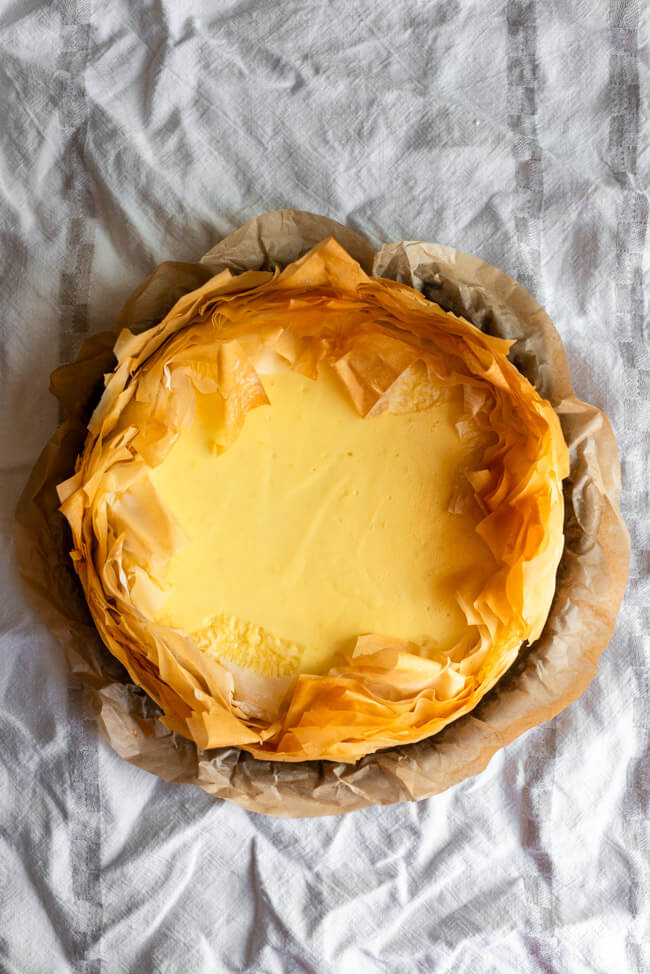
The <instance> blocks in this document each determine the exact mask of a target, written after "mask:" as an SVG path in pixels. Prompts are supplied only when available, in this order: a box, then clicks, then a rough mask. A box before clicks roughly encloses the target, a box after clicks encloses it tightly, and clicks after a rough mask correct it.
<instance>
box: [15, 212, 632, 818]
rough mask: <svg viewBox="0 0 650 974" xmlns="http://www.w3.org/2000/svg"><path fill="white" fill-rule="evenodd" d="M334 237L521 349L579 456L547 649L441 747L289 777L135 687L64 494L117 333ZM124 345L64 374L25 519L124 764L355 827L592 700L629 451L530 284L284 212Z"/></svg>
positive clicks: (128, 317) (47, 595) (326, 765)
mask: <svg viewBox="0 0 650 974" xmlns="http://www.w3.org/2000/svg"><path fill="white" fill-rule="evenodd" d="M330 235H331V236H334V237H335V238H336V239H337V240H338V241H339V243H341V244H342V245H343V246H344V247H345V248H346V249H347V250H348V251H349V252H350V253H351V254H352V256H354V257H355V258H356V259H357V260H359V262H360V263H361V264H362V266H363V267H364V269H366V270H369V271H371V272H372V273H373V274H375V275H378V276H385V277H392V278H394V279H396V280H400V281H403V282H405V283H408V284H411V285H412V286H414V287H416V288H418V289H419V290H421V291H423V292H424V294H425V295H426V296H427V297H429V298H431V299H432V300H435V301H437V302H438V303H439V304H441V305H442V306H443V307H445V308H447V309H449V310H453V311H454V312H456V313H458V314H463V315H464V316H465V317H467V318H468V319H469V320H470V321H472V322H473V323H474V324H475V325H477V326H478V327H480V328H482V329H484V330H486V331H488V332H489V333H491V334H495V335H498V336H500V337H503V338H511V339H512V338H514V339H517V343H516V344H515V346H514V347H513V349H512V352H511V357H512V358H513V361H514V362H515V364H516V365H517V366H518V367H519V368H520V369H521V371H522V372H524V374H525V375H526V376H527V377H528V378H529V379H530V380H531V381H532V382H534V383H535V385H536V386H537V388H538V389H539V391H540V392H541V393H542V395H544V396H545V397H546V398H548V399H549V400H550V402H551V403H552V405H553V407H554V409H555V410H556V412H557V413H558V415H559V416H560V420H561V423H562V427H563V431H564V435H565V438H566V440H567V444H568V446H569V448H570V454H571V476H570V478H569V480H568V481H567V482H566V485H565V502H566V523H565V538H566V542H565V550H564V553H563V557H562V560H561V563H560V569H559V572H558V583H557V589H556V595H555V599H554V602H553V605H552V607H551V612H550V614H549V618H548V621H547V624H546V627H545V629H544V632H543V634H542V637H541V638H540V640H538V642H537V643H536V644H535V645H534V646H533V647H527V648H526V649H524V650H523V651H522V653H521V654H520V658H519V659H518V661H517V662H516V663H515V665H514V666H513V667H512V668H511V669H510V670H509V672H508V673H507V674H506V676H505V677H504V678H503V679H502V680H501V681H500V682H499V684H498V685H497V686H496V687H495V688H494V690H493V691H491V693H490V694H489V695H488V696H487V697H485V698H484V700H483V701H482V702H481V704H480V705H479V707H478V708H476V709H475V710H474V711H473V712H472V713H471V714H470V715H468V716H466V717H463V718H461V719H460V720H458V721H456V722H455V723H453V724H451V725H450V726H449V727H447V728H446V729H445V730H444V731H443V732H441V733H440V734H438V735H436V736H435V737H433V738H430V739H428V740H425V741H422V742H420V743H418V744H412V745H407V746H404V747H400V748H393V749H390V750H387V751H383V752H378V753H377V754H375V755H371V756H369V757H367V758H364V759H363V760H362V761H360V762H359V763H358V764H356V765H353V766H350V765H343V764H334V763H331V762H322V761H319V762H304V763H302V764H294V765H284V764H279V763H273V762H266V761H258V760H256V759H255V758H253V757H251V756H250V755H248V754H247V753H246V752H243V751H239V750H238V749H235V748H223V749H217V750H213V751H207V752H203V751H200V750H198V749H197V748H196V746H195V745H193V744H192V743H190V742H189V741H187V740H185V739H184V738H181V737H179V736H178V735H175V734H172V733H170V732H168V731H167V730H166V729H165V728H164V727H163V726H162V725H161V724H160V723H159V722H158V721H156V720H155V715H156V706H155V704H153V702H152V701H150V700H149V699H148V698H147V697H146V695H145V694H144V693H143V692H142V691H141V690H140V689H139V688H137V687H135V686H133V685H132V684H130V683H129V682H128V677H127V675H126V673H125V671H124V670H123V669H122V668H121V666H120V665H119V663H117V661H116V660H115V659H114V658H113V657H112V656H111V655H110V654H109V653H108V651H107V650H106V649H105V648H104V647H103V646H102V644H101V642H100V640H99V638H98V636H97V634H96V632H95V630H94V627H93V625H92V622H91V620H90V616H89V613H88V610H87V607H86V604H85V600H84V597H83V593H82V592H81V589H80V587H79V585H78V582H77V579H76V576H75V574H74V571H73V568H72V564H71V562H70V559H69V556H68V550H69V542H70V539H69V536H68V534H67V528H66V525H65V522H64V520H63V517H62V516H61V515H60V514H59V512H58V510H57V508H58V498H57V496H56V490H55V487H56V484H57V483H58V482H60V481H61V480H63V479H64V478H65V477H66V476H68V475H69V474H70V473H71V472H72V470H73V465H74V458H75V456H76V454H77V452H78V451H79V449H80V448H81V445H82V443H83V440H84V437H85V422H86V421H87V419H88V416H89V414H90V411H91V410H92V407H93V406H94V404H95V402H96V400H97V394H98V391H99V389H100V387H101V381H102V377H103V374H104V372H106V371H109V370H110V369H111V367H112V361H113V359H112V351H111V349H112V344H113V342H114V340H115V337H116V332H117V331H119V330H120V329H121V328H123V327H129V328H130V329H131V330H132V331H141V330H143V329H144V328H147V327H149V326H150V325H152V324H154V323H155V322H156V321H158V320H159V319H160V318H161V317H162V316H163V315H164V314H165V313H166V312H167V311H168V310H169V308H170V307H171V305H172V304H173V303H174V302H175V301H176V300H177V298H178V297H179V296H180V295H181V294H183V293H185V292H187V291H189V290H191V289H193V288H194V287H196V286H198V285H199V284H201V283H202V282H203V281H204V280H206V279H207V278H208V277H209V276H210V275H211V274H213V273H215V272H216V271H219V270H222V269H223V268H224V267H229V268H231V269H232V270H233V271H241V270H243V269H270V268H272V266H273V265H274V264H276V263H277V264H279V265H280V266H284V265H285V264H287V263H289V262H290V261H292V260H294V259H296V258H297V257H298V256H300V255H301V254H303V253H305V252H306V251H307V250H308V249H310V247H312V246H313V245H314V244H315V243H317V242H319V241H320V240H322V239H323V238H325V237H326V236H330ZM116 332H115V333H113V332H105V333H101V334H99V335H95V336H93V337H92V338H91V339H89V340H88V341H87V342H86V343H85V344H84V346H83V348H82V350H81V353H80V356H79V358H78V360H77V362H75V363H73V364H71V365H67V366H63V367H61V368H60V369H57V370H56V371H55V372H54V373H53V375H52V385H51V388H52V391H53V393H54V394H55V395H56V396H57V398H58V399H59V400H60V402H61V403H62V406H63V408H64V409H65V412H66V415H67V417H68V418H67V421H66V423H65V424H64V425H63V426H62V427H61V428H60V429H59V430H57V432H56V433H55V435H54V436H53V437H52V439H51V440H50V442H49V443H48V444H47V446H46V448H45V450H44V451H43V453H42V454H41V456H40V458H39V460H38V461H37V464H36V466H35V468H34V470H33V472H32V475H31V477H30V480H29V482H28V484H27V487H26V489H25V491H24V493H23V496H22V498H21V500H20V503H19V505H18V509H17V513H16V524H15V541H16V552H17V556H18V561H19V566H20V571H21V574H22V576H23V578H24V580H25V582H26V584H27V586H28V588H29V590H30V592H31V594H32V597H33V599H34V601H35V604H36V606H37V608H38V610H39V612H40V613H41V615H42V616H43V618H44V619H45V620H46V621H47V623H48V625H49V626H50V628H51V629H52V631H53V632H54V633H55V634H56V636H57V638H58V639H59V640H60V642H61V644H62V645H63V647H64V650H65V652H66V656H67V658H68V661H69V663H70V666H71V668H72V670H73V672H74V673H75V674H76V675H77V676H78V677H79V678H80V679H81V680H82V682H83V684H84V686H85V687H86V694H87V697H88V700H89V703H90V704H91V706H92V708H93V710H94V711H95V713H96V714H97V718H98V722H99V726H100V728H101V729H102V731H103V733H104V734H105V735H106V737H107V739H108V741H109V742H110V744H111V745H112V746H113V747H114V748H115V750H116V751H117V752H118V753H119V754H120V755H122V756H123V757H124V758H126V759H127V760H129V761H131V762H132V763H134V764H137V765H138V766H140V767H142V768H145V769H146V770H148V771H151V772H152V773H155V774H158V775H160V776H161V777H163V778H165V779H167V780H172V781H183V782H189V783H194V784H198V785H200V786H201V787H202V788H204V789H205V790H206V791H207V792H209V793H210V794H213V795H215V796H217V797H220V798H226V799H229V800H231V801H234V802H236V803H237V804H239V805H241V806H243V807H245V808H248V809H251V810H254V811H258V812H263V813H265V814H272V815H281V816H288V817H295V816H307V815H327V814H340V813H343V812H347V811H352V810H354V809H358V808H362V807H365V806H367V805H372V804H390V803H393V802H399V801H406V800H417V799H421V798H426V797H429V796H431V795H433V794H436V793H438V792H441V791H444V790H445V789H446V788H449V787H450V786H452V785H453V784H456V783H457V782H458V781H461V780H462V779H464V778H466V777H469V776H470V775H473V774H477V773H478V772H479V771H480V770H481V769H482V768H484V767H485V765H486V764H487V762H488V761H489V760H490V758H491V757H492V756H493V755H494V754H495V752H496V751H497V750H498V749H499V748H501V747H503V746H504V745H505V744H507V743H508V742H509V741H511V740H513V739H514V738H515V737H517V736H518V735H520V734H522V733H524V731H526V730H528V729H529V728H531V727H533V726H535V725H537V724H540V723H542V722H544V721H545V720H549V719H550V718H551V717H553V716H554V715H555V714H557V713H558V712H559V711H560V710H562V709H563V708H564V707H566V706H567V705H568V704H569V703H570V702H571V701H572V700H574V699H575V698H576V697H577V696H579V695H580V693H581V692H582V691H583V690H584V689H585V687H586V686H587V684H588V683H589V681H590V680H591V679H592V678H593V676H594V674H595V672H596V667H597V661H598V657H599V655H600V653H601V652H602V650H603V649H604V648H605V646H606V645H607V642H608V641H609V638H610V636H611V634H612V632H613V628H614V623H615V618H616V614H617V611H618V608H619V606H620V603H621V600H622V596H623V591H624V588H625V583H626V579H627V571H628V564H629V537H628V534H627V530H626V528H625V525H624V523H623V521H622V519H621V515H620V511H619V494H620V467H619V461H618V453H617V448H616V442H615V439H614V436H613V433H612V431H611V428H610V425H609V423H608V421H607V419H606V417H605V416H604V414H603V413H602V412H600V411H599V410H597V409H596V408H595V407H593V406H589V405H587V404H585V403H582V402H580V401H579V400H578V399H576V398H575V396H573V394H572V390H571V383H570V377H569V374H568V369H567V365H566V359H565V356H564V351H563V348H562V343H561V340H560V338H559V336H558V334H557V332H556V331H555V329H554V327H553V324H552V323H551V321H550V319H549V318H548V316H547V315H546V314H545V312H544V311H543V309H542V308H541V307H540V306H539V305H538V304H537V302H536V301H535V300H534V299H533V298H532V296H531V295H530V294H529V293H528V292H527V291H526V290H525V289H524V288H523V287H522V286H521V285H519V284H517V283H516V282H515V281H513V280H512V279H511V278H509V277H508V276H507V275H505V274H504V273H502V272H501V271H499V270H497V269H496V268H493V267H491V266H490V265H488V264H486V263H484V262H483V261H480V260H478V259H477V258H474V257H470V256H469V255H467V254H463V253H461V252H460V251H457V250H454V249H453V248H449V247H443V246H440V245H438V244H428V243H421V242H401V243H395V244H386V245H385V246H383V247H382V248H381V250H380V251H379V252H378V253H376V254H374V253H373V251H372V248H371V247H370V246H369V245H368V244H367V242H366V241H365V240H363V238H361V237H360V236H358V235H357V234H354V233H353V232H352V231H350V230H348V229H346V228H345V227H342V226H340V225H339V224H337V223H334V222H333V221H331V220H328V219H326V218H325V217H319V216H316V215H314V214H309V213H304V212H298V211H294V210H281V211H274V212H272V213H268V214H265V215H263V216H261V217H258V218H257V219H255V220H253V221H251V222H250V223H249V224H247V225H246V226H245V227H242V228H241V229H240V230H238V231H237V232H236V233H234V234H232V235H230V236H229V237H227V238H226V239H225V240H222V241H221V243H219V244H218V245H217V246H216V247H214V248H213V249H212V250H210V251H209V252H208V253H207V254H206V255H205V256H204V257H203V258H202V260H201V262H200V263H199V264H179V263H170V262H167V263H164V264H161V265H160V266H159V267H158V268H157V269H156V271H154V273H153V274H152V275H151V276H150V277H149V278H148V279H147V280H146V281H145V282H144V283H143V285H141V286H140V287H139V288H138V289H137V290H136V291H135V292H134V293H133V294H132V295H131V297H130V298H129V300H128V301H127V303H126V305H125V308H124V309H123V311H122V313H121V314H120V315H119V317H118V320H117V329H116Z"/></svg>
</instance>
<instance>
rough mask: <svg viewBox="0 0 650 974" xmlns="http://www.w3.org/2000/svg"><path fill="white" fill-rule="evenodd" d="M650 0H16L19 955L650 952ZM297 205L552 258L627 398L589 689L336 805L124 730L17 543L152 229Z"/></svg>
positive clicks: (12, 735) (9, 892)
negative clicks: (391, 792)
mask: <svg viewBox="0 0 650 974" xmlns="http://www.w3.org/2000/svg"><path fill="white" fill-rule="evenodd" d="M649 19H650V11H649V10H648V8H646V7H645V5H644V4H642V3H641V2H640V0H618V2H616V3H614V2H612V3H608V2H606V0H595V2H593V3H590V4H587V5H584V4H583V5H582V6H579V7H574V6H573V5H570V4H565V3H551V4H542V3H541V2H540V0H508V2H506V3H499V2H495V0H487V2H479V0H451V2H447V0H445V2H442V0H440V2H438V3H435V2H433V3H427V4H425V3H419V2H417V0H404V2H401V3H389V2H388V0H375V2H373V3H370V2H367V0H330V2H328V3H312V4H309V3H305V2H303V0H279V2H277V3H263V2H261V0H260V2H250V0H228V2H221V3H205V4H199V3H182V4H180V3H173V2H172V0H157V2H149V0H142V2H139V3H137V4H132V3H127V2H126V0H118V2H116V3H113V4H97V3H93V2H92V0H61V2H59V3H54V4H52V3H47V2H39V0H29V2H24V0H5V3H4V4H3V5H2V7H1V8H0V86H1V89H0V90H1V91H2V104H3V119H2V121H3V138H2V140H1V141H0V206H1V217H0V235H1V243H0V248H1V249H0V253H1V254H2V261H3V265H4V269H3V274H2V278H1V281H0V292H1V299H0V308H1V309H2V314H1V318H0V320H1V322H2V330H3V344H2V355H1V357H0V369H1V375H0V396H1V399H2V401H1V403H0V433H1V437H2V439H1V443H0V497H1V498H2V501H1V515H2V522H1V523H2V548H1V553H0V571H1V573H2V575H1V585H2V589H1V591H2V603H1V607H0V609H1V611H0V643H1V651H2V666H1V667H0V969H1V970H3V971H10V972H20V974H32V972H34V974H36V972H41V971H47V972H67V971H70V970H73V971H83V972H114V971H115V972H119V971H125V972H126V971H192V972H212V971H245V970H251V971H260V972H276V971H277V972H285V971H291V972H293V971H305V972H308V971H309V972H311V971H317V972H329V971H336V972H348V971H349V972H354V974H358V972H374V971H404V970H418V971H426V972H429V971H436V974H440V972H446V971H448V972H452V971H453V972H454V974H461V972H472V974H474V972H481V974H482V972H492V971H497V972H507V971H513V972H517V974H529V972H530V974H532V972H538V971H545V972H571V974H574V972H582V971H585V972H587V971H589V972H591V971H596V972H603V974H605V972H607V974H610V972H612V971H616V972H640V971H644V970H648V969H650V957H649V956H648V954H645V955H644V947H643V943H644V941H645V942H646V943H647V938H648V932H649V931H648V927H647V916H648V889H649V888H650V877H649V876H648V870H647V863H648V832H647V820H648V797H649V785H648V777H647V775H648V763H647V754H648V739H649V734H648V730H649V727H650V720H649V718H648V712H649V710H648V683H649V681H648V672H649V670H648V664H649V662H650V660H649V656H650V641H649V637H648V632H649V630H650V610H649V608H648V607H649V606H650V528H649V524H650V519H649V518H648V501H649V493H650V476H649V472H648V471H649V469H650V420H649V417H650V408H649V400H650V336H649V334H648V323H647V319H646V309H647V302H648V295H649V294H650V291H649V289H648V280H647V276H648V275H647V272H648V250H647V236H646V227H647V218H648V198H647V189H648V185H649V180H648V175H649V173H648V170H649V168H650V119H649V118H648V108H647V106H648V98H649V95H650V90H649V87H650V85H649V81H650V73H649V72H648V57H649V54H650V49H649V40H650V35H649V33H648V22H649ZM281 206H290V207H297V208H301V209H307V210H312V211H315V212H320V213H324V214H327V215H329V216H332V217H335V218H337V219H339V220H341V221H342V222H344V223H347V224H348V225H350V226H351V227H352V228H354V229H357V230H359V231H361V232H362V233H364V234H366V235H367V236H368V237H369V239H370V240H371V242H372V243H374V244H376V245H377V244H379V243H381V242H383V241H385V240H400V239H409V238H410V239H424V240H438V241H440V242H442V243H449V244H453V245H454V246H456V247H458V248H460V249H462V250H464V251H468V252H470V253H475V254H477V255H479V256H481V257H483V258H485V259H486V260H488V261H489V262H490V263H492V264H495V265H497V266H499V267H502V268H503V269H504V270H506V271H507V272H508V273H510V274H512V275H513V276H515V277H517V278H519V279H520V280H521V281H522V282H523V283H525V284H526V285H527V286H528V287H529V288H530V290H531V291H532V292H533V293H534V294H535V296H536V297H537V298H538V299H539V300H540V301H541V302H542V303H543V304H544V305H545V307H546V308H547V310H548V311H549V313H550V315H551V317H552V318H553V320H554V321H555V323H556V325H557V327H558V329H559V331H560V333H561V335H562V338H563V339H564V342H565V345H566V348H567V352H568V356H569V365H570V367H571V372H572V377H573V381H574V386H575V390H576V393H577V395H578V396H580V397H581V398H582V399H585V400H587V401H589V402H593V403H595V404H596V405H597V406H599V407H600V408H602V409H604V410H605V411H606V412H607V414H608V415H609V417H610V418H611V420H612V422H613V425H614V428H615V430H616V433H617V435H618V438H619V444H620V448H621V453H622V458H623V477H624V498H623V510H624V514H625V516H626V518H627V521H628V525H629V528H630V531H631V534H632V541H633V546H634V552H633V558H632V569H631V576H630V582H629V585H628V591H627V595H626V600H625V603H624V607H623V610H622V612H621V616H620V618H619V624H618V628H617V632H616V636H615V638H614V639H613V641H612V643H611V645H610V646H609V648H608V649H607V650H606V652H605V654H604V656H603V658H602V661H601V665H600V669H599V673H598V676H597V678H596V679H595V680H594V682H593V683H592V685H591V686H590V687H589V689H588V691H587V692H586V693H585V694H584V695H583V697H581V699H580V700H578V701H577V702H576V703H575V704H573V705H572V706H571V707H569V708H568V709H567V710H566V711H564V712H563V713H562V714H561V715H560V716H559V717H557V718H556V719H555V720H553V721H552V722H551V723H550V724H547V725H545V726H543V727H540V728H537V729H536V730H534V731H531V732H530V733H528V734H526V735H525V736H524V737H523V738H521V739H519V740H518V741H516V742H515V743H514V744H512V745H510V746H509V747H508V748H507V749H506V750H505V751H502V752H500V753H499V754H498V756H497V757H496V758H495V759H494V760H493V761H492V762H491V764H490V765H489V767H488V768H487V770H486V771H485V772H484V773H483V774H481V775H480V776H479V777H477V778H475V779H472V780H468V781H466V782H465V783H463V784H461V785H459V786H457V787H456V788H454V789H452V790H451V791H449V792H447V793H446V794H444V795H441V796H439V797H436V798H433V799H430V800H428V801H425V802H422V803H420V804H418V805H401V806H393V807H383V808H373V809H368V810H366V811H363V812H358V813H354V814H351V815H348V816H344V817H342V818H330V819H321V820H318V819H315V820H294V821H287V820H274V819H265V818H263V817H261V816H256V815H252V814H248V813H246V812H244V811H242V810H241V809H239V808H237V807H235V806H233V805H230V804H227V803H220V802H216V801H214V800H211V799H210V798H209V797H208V796H206V795H205V794H204V793H203V792H201V791H199V790H198V789H196V790H195V789H192V788H190V787H183V786H175V785H168V784H166V783H164V782H163V781H161V780H159V779H156V778H154V777H152V776H150V775H148V774H146V773H145V772H143V771H140V770H138V769H136V768H134V767H132V766H130V765H128V764H127V763H125V762H123V761H121V760H120V759H119V758H118V757H117V756H116V755H115V754H113V752H112V751H111V750H110V749H109V748H108V746H107V745H106V744H105V743H104V742H103V741H102V740H100V739H99V737H98V734H97V730H96V727H95V725H94V723H93V722H92V720H90V719H89V717H88V715H86V714H84V713H83V708H82V705H81V693H80V690H79V689H78V688H77V687H76V686H73V685H71V682H72V681H71V679H70V678H69V676H68V673H67V667H66V664H65V662H64V660H63V658H62V654H61V652H60V650H59V648H58V646H57V645H56V644H55V642H54V640H53V638H52V637H51V636H50V634H49V633H48V631H47V630H46V628H45V627H44V625H43V624H42V623H41V622H40V621H39V619H38V618H37V617H36V615H35V614H34V612H33V611H32V609H31V607H30V606H29V604H28V602H27V600H26V597H25V595H24V593H23V590H22V588H21V586H20V584H19V580H18V578H17V573H16V569H15V565H14V560H13V553H12V549H11V545H10V540H9V539H10V531H11V518H12V512H13V508H14V506H15V502H16V500H17V498H18V494H19V492H20V490H21V489H22V487H23V485H24V481H25V479H26V476H27V474H28V471H29V469H30V468H31V466H32V464H33V462H34V460H35V458H36V456H37V454H38V452H39V450H40V449H41V447H42V445H43V444H44V442H45V441H46V439H47V438H48V436H49V435H50V433H51V432H52V430H53V428H54V426H55V424H56V422H57V419H58V416H57V407H56V404H55V402H54V400H53V399H52V398H51V397H50V396H49V395H48V392H47V385H48V376H49V373H50V371H51V370H52V369H53V368H54V367H55V366H56V365H57V364H58V363H59V362H60V361H64V360H68V359H70V357H71V356H72V355H73V354H74V352H75V351H76V348H77V347H78V344H79V342H80V340H81V339H82V338H83V336H84V335H86V334H88V333H91V332H93V331H96V330H100V329H103V328H107V327H112V324H113V318H114V315H115V312H116V311H117V310H118V309H119V307H120V305H121V304H122V302H123V300H124V299H125V297H126V295H127V294H128V292H129V291H130V289H131V288H132V287H133V286H134V285H135V284H137V283H138V281H139V280H141V279H142V278H143V277H144V276H145V275H146V274H148V273H149V272H150V271H151V269H152V268H153V266H154V265H155V264H156V263H158V262H159V261H160V260H163V259H168V258H172V259H178V260H183V259H186V260H194V259H196V258H197V257H198V256H200V255H201V254H202V253H203V252H204V251H206V250H207V249H208V248H209V247H210V246H211V245H212V244H213V243H215V242H216V241H217V240H218V239H219V238H220V237H222V236H223V235H225V234H226V233H228V232H230V231H231V230H233V229H235V228H236V227H237V226H239V225H241V224H242V223H244V222H245V221H246V220H248V219H249V218H251V217H252V216H254V215H255V214H257V213H259V212H263V211H266V210H269V209H273V208H276V207H281ZM644 924H645V926H644Z"/></svg>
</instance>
